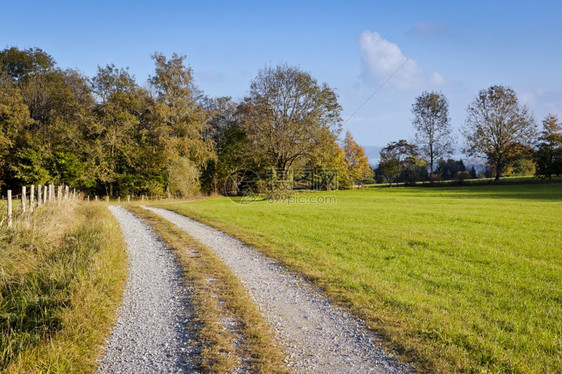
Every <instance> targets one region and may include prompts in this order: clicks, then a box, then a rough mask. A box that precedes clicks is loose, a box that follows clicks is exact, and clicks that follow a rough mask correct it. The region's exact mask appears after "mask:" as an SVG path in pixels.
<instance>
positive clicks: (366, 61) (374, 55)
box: [359, 30, 446, 90]
mask: <svg viewBox="0 0 562 374" xmlns="http://www.w3.org/2000/svg"><path fill="white" fill-rule="evenodd" d="M359 50H360V54H361V61H362V63H363V74H362V76H363V78H365V79H367V80H369V81H371V82H372V83H382V82H383V81H385V80H386V79H388V78H389V77H391V76H392V75H393V74H395V75H394V76H392V78H391V79H390V81H389V84H390V85H392V86H394V87H395V88H398V89H400V90H409V89H418V88H420V87H421V86H423V85H426V84H432V85H436V86H442V85H444V84H445V83H446V80H445V78H443V76H441V75H440V74H438V73H433V75H432V76H431V78H430V79H428V78H427V76H426V74H425V73H424V72H423V70H422V69H421V68H420V67H419V65H418V63H417V62H416V61H415V60H413V59H410V60H408V59H407V58H406V56H404V54H403V53H402V51H401V50H400V47H398V45H397V44H396V43H392V42H390V41H388V40H386V39H383V38H382V37H381V36H380V35H379V33H377V32H371V31H369V30H366V31H364V32H363V33H362V34H361V36H360V37H359ZM397 71H398V72H397Z"/></svg>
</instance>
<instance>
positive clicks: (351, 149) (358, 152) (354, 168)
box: [343, 131, 373, 183]
mask: <svg viewBox="0 0 562 374" xmlns="http://www.w3.org/2000/svg"><path fill="white" fill-rule="evenodd" d="M343 150H344V156H345V165H346V168H347V174H348V175H349V177H350V178H351V180H352V182H353V183H356V182H358V181H364V180H367V179H369V178H371V177H372V176H373V171H372V170H371V168H370V166H369V159H368V158H367V156H365V150H364V149H363V147H361V146H360V145H359V144H357V142H356V141H355V139H353V135H351V133H350V132H349V131H347V132H346V134H345V139H344V141H343Z"/></svg>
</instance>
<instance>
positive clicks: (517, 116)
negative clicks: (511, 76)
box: [463, 86, 536, 181]
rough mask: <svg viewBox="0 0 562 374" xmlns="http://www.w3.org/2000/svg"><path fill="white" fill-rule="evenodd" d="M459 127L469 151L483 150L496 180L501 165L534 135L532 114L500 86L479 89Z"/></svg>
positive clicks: (478, 152) (515, 97)
mask: <svg viewBox="0 0 562 374" xmlns="http://www.w3.org/2000/svg"><path fill="white" fill-rule="evenodd" d="M467 113H468V117H467V119H466V121H465V124H464V127H463V134H464V136H465V138H466V149H465V152H467V153H468V154H469V155H471V156H472V155H478V154H485V155H486V157H487V158H488V162H490V163H491V164H492V165H493V166H494V170H495V179H496V181H498V180H499V179H500V177H501V175H502V171H503V170H504V168H505V167H506V166H507V165H509V164H510V163H511V162H513V161H514V160H515V159H516V158H517V157H518V156H519V155H520V154H521V152H523V151H525V149H526V148H527V147H528V146H530V144H531V143H532V142H533V140H534V139H535V136H536V125H535V120H534V118H533V116H532V115H531V114H530V113H529V110H528V109H527V107H526V106H524V105H521V104H519V100H518V99H517V95H516V93H515V91H514V90H513V89H511V88H508V87H504V86H491V87H490V88H488V89H486V90H481V91H480V92H479V93H478V95H477V96H476V98H475V99H474V101H473V102H472V103H471V104H470V105H469V106H468V108H467Z"/></svg>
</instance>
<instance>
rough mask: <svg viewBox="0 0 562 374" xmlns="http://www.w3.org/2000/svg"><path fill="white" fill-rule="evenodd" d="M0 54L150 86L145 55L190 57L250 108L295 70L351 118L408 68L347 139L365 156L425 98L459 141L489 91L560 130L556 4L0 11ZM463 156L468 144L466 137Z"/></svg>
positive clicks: (405, 130) (187, 4) (403, 125)
mask: <svg viewBox="0 0 562 374" xmlns="http://www.w3.org/2000/svg"><path fill="white" fill-rule="evenodd" d="M0 5H1V8H0V9H2V15H1V21H0V47H2V48H3V47H7V46H17V47H20V48H29V47H35V46H36V47H40V48H42V49H43V50H45V51H46V52H48V53H49V54H51V55H52V56H53V57H54V58H55V59H56V60H57V62H58V64H59V65H60V66H61V67H69V68H77V69H78V70H80V71H81V72H83V73H84V74H86V75H88V76H92V75H94V74H95V72H96V69H97V66H98V65H105V64H108V63H114V64H116V65H117V66H123V67H124V66H128V67H129V68H130V71H131V72H132V73H133V74H134V75H135V76H136V77H137V81H139V83H141V84H142V83H144V82H145V80H146V78H147V77H148V75H149V74H151V72H152V69H153V64H152V61H151V59H150V54H151V53H153V52H154V51H159V52H163V53H165V54H167V55H170V54H171V53H173V52H178V53H181V54H185V55H187V62H188V64H189V65H190V66H191V67H192V68H193V70H194V73H195V78H196V82H197V84H198V85H199V87H200V88H202V89H203V90H204V91H205V93H206V94H208V95H210V96H232V97H233V98H235V99H240V98H242V97H243V96H244V95H245V94H246V93H247V90H248V87H249V84H250V81H251V80H252V78H253V77H255V75H256V73H257V71H258V70H259V69H260V68H262V67H264V66H265V65H269V64H272V65H275V64H278V63H285V62H286V63H288V64H291V65H298V66H300V67H301V68H302V69H303V70H306V71H308V72H310V73H311V74H312V75H313V76H314V77H315V78H317V79H318V80H319V81H321V82H326V83H328V84H329V85H330V86H331V87H332V88H334V89H335V90H336V91H337V92H338V94H339V97H340V103H341V104H342V105H343V108H344V111H343V118H344V119H345V120H348V118H349V116H350V115H351V114H352V113H353V112H354V111H355V110H356V109H357V108H358V107H359V106H360V105H361V103H363V102H364V101H365V100H366V99H367V98H368V97H369V96H370V95H371V94H372V93H373V92H374V91H375V90H376V89H377V87H378V86H379V85H380V84H381V82H383V81H384V80H385V79H386V78H387V77H388V76H389V75H390V74H392V72H394V71H395V69H396V68H397V67H398V66H400V65H401V64H402V63H403V61H404V60H406V58H411V60H409V61H408V62H407V63H406V65H404V68H403V69H402V70H401V71H400V72H399V73H397V74H396V75H395V76H394V77H393V78H392V79H391V80H390V81H389V83H388V84H387V85H386V86H385V87H383V88H382V89H381V90H379V91H378V92H377V94H376V95H375V96H374V97H373V98H372V99H371V100H370V101H369V102H368V103H367V104H366V105H365V106H364V107H363V108H362V109H361V110H360V111H359V112H357V114H355V116H354V117H353V118H351V119H349V120H348V121H347V122H346V124H345V128H346V129H349V130H351V132H352V133H353V134H354V136H355V138H356V139H357V140H358V141H359V143H361V144H363V145H371V146H384V145H385V144H386V143H388V142H389V141H392V140H397V139H400V138H405V139H410V138H412V136H413V133H412V129H411V119H412V115H411V113H410V107H411V105H412V103H413V101H414V99H415V97H416V96H417V95H419V94H420V93H421V92H423V91H424V90H439V91H442V92H443V93H445V95H446V96H447V97H448V99H449V101H450V114H451V119H452V123H453V126H454V127H455V128H456V129H458V128H459V127H460V125H461V124H462V123H463V122H464V119H465V110H466V107H467V106H468V105H469V103H470V102H471V101H472V99H473V98H474V96H475V95H476V94H477V93H478V91H479V90H480V89H485V88H487V87H489V86H490V85H493V84H503V85H507V86H510V87H512V88H514V89H515V90H516V91H517V93H518V94H519V98H520V99H521V101H522V102H523V103H525V104H526V105H528V106H529V107H530V109H531V110H532V111H533V112H534V114H535V117H536V118H537V121H538V122H540V121H541V120H542V119H543V118H544V117H545V116H546V114H548V113H554V114H558V115H560V116H561V117H562V74H561V71H562V69H561V67H562V2H559V1H534V2H530V1H525V2H515V1H455V2H453V1H402V2H399V1H326V0H325V1H304V0H301V1H283V2H282V1H278V2H264V1H208V2H204V1H197V2H195V1H171V0H164V1H150V2H149V1H118V0H114V1H99V0H98V1H85V0H74V1H54V0H52V1H21V2H17V1H9V2H8V1H1V4H0ZM458 143H459V144H461V145H462V136H461V135H460V134H458Z"/></svg>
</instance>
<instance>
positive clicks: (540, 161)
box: [534, 114, 562, 180]
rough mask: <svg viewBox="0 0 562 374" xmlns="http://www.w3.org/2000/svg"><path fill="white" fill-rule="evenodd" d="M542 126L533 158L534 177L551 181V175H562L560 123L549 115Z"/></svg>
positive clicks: (561, 130) (561, 123)
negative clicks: (537, 176)
mask: <svg viewBox="0 0 562 374" xmlns="http://www.w3.org/2000/svg"><path fill="white" fill-rule="evenodd" d="M542 125H543V130H542V131H541V133H540V137H539V142H538V144H537V152H536V153H535V157H534V161H535V166H536V175H539V176H543V177H546V178H548V179H549V180H552V176H553V175H561V174H562V122H559V121H558V117H557V116H555V115H553V114H549V115H548V116H546V118H545V119H544V120H543V122H542Z"/></svg>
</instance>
